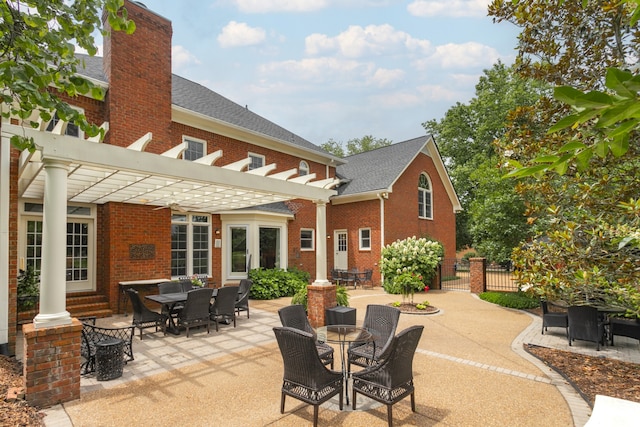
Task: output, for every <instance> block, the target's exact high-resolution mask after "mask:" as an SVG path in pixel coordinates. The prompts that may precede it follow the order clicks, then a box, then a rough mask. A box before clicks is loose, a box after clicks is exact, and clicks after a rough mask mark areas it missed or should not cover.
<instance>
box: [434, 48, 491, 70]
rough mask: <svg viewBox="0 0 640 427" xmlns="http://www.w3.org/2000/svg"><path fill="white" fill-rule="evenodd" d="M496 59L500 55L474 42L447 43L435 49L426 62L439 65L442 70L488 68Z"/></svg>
mask: <svg viewBox="0 0 640 427" xmlns="http://www.w3.org/2000/svg"><path fill="white" fill-rule="evenodd" d="M498 58H500V54H499V53H498V51H497V50H496V49H494V48H492V47H490V46H486V45H483V44H480V43H476V42H469V43H463V44H454V43H448V44H445V45H441V46H438V47H436V52H435V53H434V54H433V55H432V56H431V57H429V58H428V59H427V62H428V63H431V64H434V65H440V66H441V67H442V68H469V67H478V66H480V67H481V66H487V67H488V66H491V64H493V63H495V62H496V61H497V60H498Z"/></svg>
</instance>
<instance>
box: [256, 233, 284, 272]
mask: <svg viewBox="0 0 640 427" xmlns="http://www.w3.org/2000/svg"><path fill="white" fill-rule="evenodd" d="M260 268H280V229H279V228H266V227H260Z"/></svg>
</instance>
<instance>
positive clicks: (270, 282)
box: [249, 268, 311, 300]
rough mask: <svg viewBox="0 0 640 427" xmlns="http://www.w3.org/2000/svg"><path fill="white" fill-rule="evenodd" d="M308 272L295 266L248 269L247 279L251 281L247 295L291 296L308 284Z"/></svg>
mask: <svg viewBox="0 0 640 427" xmlns="http://www.w3.org/2000/svg"><path fill="white" fill-rule="evenodd" d="M310 277H311V276H310V274H309V273H307V272H306V271H302V270H298V269H296V268H292V269H289V270H288V271H286V270H283V269H279V268H278V269H268V270H267V269H264V268H258V269H253V270H251V271H249V279H251V281H252V282H253V286H252V287H251V293H250V294H249V297H250V298H252V299H259V300H269V299H276V298H280V297H291V296H293V295H295V294H296V293H297V292H298V291H299V290H300V289H302V288H306V287H307V285H308V284H309V280H310Z"/></svg>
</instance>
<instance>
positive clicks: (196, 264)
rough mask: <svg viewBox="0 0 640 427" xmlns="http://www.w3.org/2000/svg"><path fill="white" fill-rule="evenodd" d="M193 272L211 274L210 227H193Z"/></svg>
mask: <svg viewBox="0 0 640 427" xmlns="http://www.w3.org/2000/svg"><path fill="white" fill-rule="evenodd" d="M192 250H193V274H209V227H208V226H194V227H193V249H192Z"/></svg>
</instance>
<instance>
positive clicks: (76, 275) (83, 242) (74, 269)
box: [66, 222, 89, 281]
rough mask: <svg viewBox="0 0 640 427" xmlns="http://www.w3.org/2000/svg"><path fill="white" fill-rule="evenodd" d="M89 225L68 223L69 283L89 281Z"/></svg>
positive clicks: (67, 273)
mask: <svg viewBox="0 0 640 427" xmlns="http://www.w3.org/2000/svg"><path fill="white" fill-rule="evenodd" d="M88 242H89V225H88V224H86V223H82V222H78V223H75V222H68V223H67V272H66V275H67V281H78V280H87V278H88V277H89V274H88V271H89V257H88V254H89V246H88Z"/></svg>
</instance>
